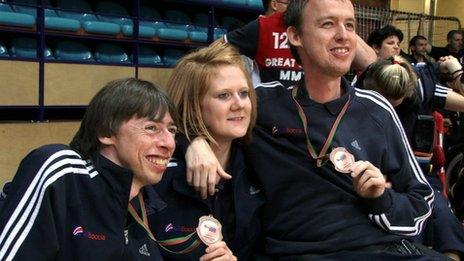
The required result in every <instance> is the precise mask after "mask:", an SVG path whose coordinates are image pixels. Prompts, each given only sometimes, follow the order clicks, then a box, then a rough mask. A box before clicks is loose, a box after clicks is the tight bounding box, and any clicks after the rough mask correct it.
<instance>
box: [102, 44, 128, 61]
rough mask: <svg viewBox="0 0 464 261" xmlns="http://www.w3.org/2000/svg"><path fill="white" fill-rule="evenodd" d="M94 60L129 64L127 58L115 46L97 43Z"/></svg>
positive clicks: (118, 47)
mask: <svg viewBox="0 0 464 261" xmlns="http://www.w3.org/2000/svg"><path fill="white" fill-rule="evenodd" d="M95 60H97V61H99V62H104V63H130V59H129V56H128V55H127V54H126V53H125V52H124V50H123V49H122V48H121V47H120V46H119V45H116V44H111V43H99V44H97V47H96V48H95Z"/></svg>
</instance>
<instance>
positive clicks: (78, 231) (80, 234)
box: [72, 226, 106, 241]
mask: <svg viewBox="0 0 464 261" xmlns="http://www.w3.org/2000/svg"><path fill="white" fill-rule="evenodd" d="M72 234H73V236H74V237H77V238H87V239H90V240H96V241H104V240H106V236H105V235H104V234H97V233H94V232H90V231H85V229H84V228H83V227H82V226H77V227H75V228H74V229H73V232H72Z"/></svg>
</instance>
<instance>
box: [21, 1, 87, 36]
mask: <svg viewBox="0 0 464 261" xmlns="http://www.w3.org/2000/svg"><path fill="white" fill-rule="evenodd" d="M13 10H15V11H16V12H18V13H22V14H28V15H32V16H33V17H34V19H36V17H37V8H35V7H29V6H20V5H14V6H13ZM44 15H45V17H44V23H45V28H46V29H50V30H60V31H73V32H75V31H77V30H79V28H81V24H80V22H79V21H78V20H76V19H70V18H64V17H58V15H57V14H56V12H55V11H54V10H52V9H44Z"/></svg>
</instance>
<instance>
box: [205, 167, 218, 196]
mask: <svg viewBox="0 0 464 261" xmlns="http://www.w3.org/2000/svg"><path fill="white" fill-rule="evenodd" d="M219 169H221V170H222V168H218V170H217V171H219ZM219 180H220V177H219V176H218V175H217V174H216V173H210V174H209V175H208V181H207V185H208V193H209V195H210V196H213V195H214V194H215V193H216V184H217V183H218V182H219Z"/></svg>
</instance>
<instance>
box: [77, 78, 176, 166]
mask: <svg viewBox="0 0 464 261" xmlns="http://www.w3.org/2000/svg"><path fill="white" fill-rule="evenodd" d="M167 112H169V114H170V115H171V117H172V118H173V120H174V122H175V123H177V122H178V117H177V112H176V110H175V107H174V105H173V103H172V102H171V100H169V98H168V96H167V95H166V94H165V93H164V92H163V91H162V90H161V88H160V87H158V86H157V85H155V84H153V83H151V82H147V81H143V80H138V79H135V78H126V79H120V80H115V81H111V82H109V83H107V84H106V85H105V86H104V87H103V88H102V89H101V90H100V91H99V92H98V93H97V94H96V95H95V96H94V97H93V98H92V100H91V101H90V103H89V106H88V107H87V109H86V112H85V115H84V118H83V119H82V122H81V126H80V128H79V130H78V131H77V133H76V134H75V135H74V138H73V139H72V141H71V143H70V146H71V148H73V149H74V150H76V151H77V152H79V153H80V154H81V155H82V157H83V158H84V159H89V158H90V157H91V155H92V153H94V152H96V151H98V150H99V149H100V145H101V144H100V141H99V140H98V138H99V137H110V136H112V135H115V134H117V133H118V130H119V127H120V126H121V124H122V123H123V122H125V121H127V120H129V119H131V118H132V117H133V116H137V117H140V118H145V117H147V118H149V119H152V120H155V121H157V120H161V119H163V118H164V116H165V114H166V113H167Z"/></svg>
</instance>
